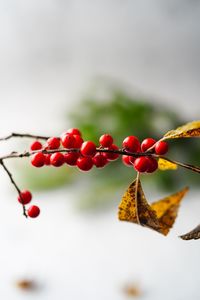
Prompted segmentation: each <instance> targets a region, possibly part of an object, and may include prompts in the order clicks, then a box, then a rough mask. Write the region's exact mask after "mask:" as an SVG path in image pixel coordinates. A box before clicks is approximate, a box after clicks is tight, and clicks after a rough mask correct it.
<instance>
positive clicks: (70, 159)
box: [64, 152, 79, 166]
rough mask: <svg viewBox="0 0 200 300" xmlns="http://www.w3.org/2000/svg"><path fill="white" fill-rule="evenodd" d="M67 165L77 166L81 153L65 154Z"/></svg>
mask: <svg viewBox="0 0 200 300" xmlns="http://www.w3.org/2000/svg"><path fill="white" fill-rule="evenodd" d="M64 158H65V162H66V164H68V165H70V166H75V165H76V162H77V159H78V158H79V153H77V152H70V153H65V154H64Z"/></svg>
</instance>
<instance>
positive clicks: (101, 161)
mask: <svg viewBox="0 0 200 300" xmlns="http://www.w3.org/2000/svg"><path fill="white" fill-rule="evenodd" d="M93 163H94V165H95V166H96V167H97V168H103V167H104V166H105V165H106V164H107V163H108V160H107V158H106V157H105V156H103V155H102V154H101V153H97V154H95V156H94V157H93Z"/></svg>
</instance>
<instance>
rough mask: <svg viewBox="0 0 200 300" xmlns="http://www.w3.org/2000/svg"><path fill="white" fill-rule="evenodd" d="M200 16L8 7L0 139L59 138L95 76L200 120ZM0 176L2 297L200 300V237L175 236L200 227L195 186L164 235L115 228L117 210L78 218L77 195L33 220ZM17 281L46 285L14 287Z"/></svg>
mask: <svg viewBox="0 0 200 300" xmlns="http://www.w3.org/2000/svg"><path fill="white" fill-rule="evenodd" d="M199 17H200V3H199V1H194V0H193V1H192V0H190V1H185V0H184V1H183V0H182V1H167V2H166V1H156V0H148V1H144V0H138V1H127V0H125V1H121V0H115V1H114V0H101V1H97V0H92V1H89V0H73V1H67V0H66V1H64V0H51V1H50V0H48V1H47V0H43V1H41V0H40V1H37V0H34V1H31V0H30V1H24V0H20V1H19V0H18V1H15V0H7V1H3V0H1V1H0V37H1V47H0V104H1V106H0V107H1V109H0V134H1V135H5V134H8V133H10V132H11V131H20V132H34V133H39V134H58V133H59V132H62V131H63V130H64V129H65V128H63V126H64V125H65V123H66V122H65V118H64V115H65V111H66V108H67V107H69V108H71V106H76V109H78V105H77V104H76V103H78V102H77V101H78V100H79V98H80V95H82V93H83V92H85V91H86V90H87V88H88V87H90V84H91V80H93V79H94V78H97V77H100V78H109V79H110V80H111V81H112V80H114V81H116V82H119V83H120V84H121V85H122V86H123V87H124V88H126V89H128V90H129V92H134V91H135V89H136V90H137V91H138V90H139V91H141V92H142V93H144V94H146V95H150V96H152V97H154V98H155V99H157V100H155V101H159V102H162V103H164V104H167V105H169V106H170V107H171V106H173V107H174V108H175V109H176V110H177V109H179V110H180V111H181V113H182V114H183V115H184V116H185V117H187V118H188V120H190V119H199V111H200V104H199V94H200V85H199V78H200V59H199V53H200V51H199V50H200V27H199ZM158 99H159V100H158ZM63 108H64V111H63ZM9 147H11V146H9ZM5 150H6V147H5V148H4V144H2V148H1V152H3V151H5ZM13 171H14V170H13ZM15 172H20V170H15ZM0 176H1V186H0V195H1V197H0V202H1V210H0V245H1V248H0V266H1V267H0V296H1V298H2V299H9V300H18V299H20V300H21V299H25V298H26V299H37V300H39V299H42V300H45V299H48V300H53V299H59V300H64V299H70V300H78V299H80V298H82V299H86V300H90V299H91V300H92V299H95V300H100V299H105V300H111V299H113V300H118V299H120V300H121V299H126V297H125V295H124V294H123V292H122V289H123V286H124V284H126V283H127V282H130V283H132V282H138V283H139V284H140V285H141V289H142V290H143V291H144V294H143V297H142V299H148V300H151V299H153V300H157V299H158V300H160V299H164V300H165V299H166V300H168V299H173V300H185V299H193V300H198V299H199V297H200V290H199V287H198V286H199V283H200V280H199V278H200V271H199V242H198V241H193V242H183V241H181V240H180V239H178V238H177V235H178V234H180V233H184V232H185V231H187V230H189V229H191V228H192V227H193V226H195V225H197V224H198V222H199V216H200V205H199V192H198V191H193V192H191V193H190V195H189V196H187V198H186V199H185V202H184V204H183V205H182V207H181V211H180V214H179V218H178V220H177V222H176V225H175V227H174V229H173V230H172V232H171V234H170V235H169V237H167V238H164V237H161V236H159V235H158V234H156V233H154V232H151V231H149V230H145V229H140V228H138V227H137V226H134V225H131V224H124V223H120V222H118V221H117V218H116V211H117V209H116V211H114V210H112V211H108V212H107V213H104V214H99V215H92V214H88V215H87V214H82V215H81V214H79V213H78V212H77V211H76V210H75V208H74V205H73V200H75V195H74V194H73V190H71V189H63V190H60V191H58V190H56V191H53V192H51V193H38V194H36V195H35V199H38V202H37V200H36V202H37V203H38V204H39V205H40V207H41V209H42V213H41V216H40V218H38V219H37V220H34V221H33V220H28V221H27V220H24V218H23V217H22V216H21V214H20V212H19V207H18V205H17V203H16V202H15V197H16V195H15V193H14V191H13V188H12V187H11V186H10V185H9V182H8V178H7V177H6V175H5V174H4V173H3V172H2V171H0ZM83 176H84V175H83ZM122 193H123V191H122ZM120 196H121V195H119V199H120ZM154 196H155V197H160V195H158V194H157V193H156V192H155V191H154ZM66 199H67V200H66ZM117 204H118V199H116V208H117ZM20 278H22V279H23V278H30V279H33V280H35V281H36V282H37V283H38V285H39V287H38V289H37V290H36V291H35V292H33V293H31V292H30V293H28V292H21V291H19V290H17V289H16V288H15V281H16V280H17V279H20Z"/></svg>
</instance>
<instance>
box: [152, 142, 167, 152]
mask: <svg viewBox="0 0 200 300" xmlns="http://www.w3.org/2000/svg"><path fill="white" fill-rule="evenodd" d="M167 151H168V144H167V143H166V142H163V141H158V142H157V143H156V144H155V152H156V154H158V155H164V154H165V153H167Z"/></svg>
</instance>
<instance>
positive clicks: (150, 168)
mask: <svg viewBox="0 0 200 300" xmlns="http://www.w3.org/2000/svg"><path fill="white" fill-rule="evenodd" d="M147 159H148V160H149V166H148V169H147V173H153V172H155V171H156V170H157V168H158V162H157V160H156V159H155V158H153V157H147Z"/></svg>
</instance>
